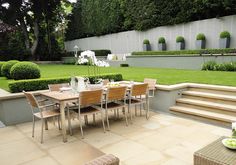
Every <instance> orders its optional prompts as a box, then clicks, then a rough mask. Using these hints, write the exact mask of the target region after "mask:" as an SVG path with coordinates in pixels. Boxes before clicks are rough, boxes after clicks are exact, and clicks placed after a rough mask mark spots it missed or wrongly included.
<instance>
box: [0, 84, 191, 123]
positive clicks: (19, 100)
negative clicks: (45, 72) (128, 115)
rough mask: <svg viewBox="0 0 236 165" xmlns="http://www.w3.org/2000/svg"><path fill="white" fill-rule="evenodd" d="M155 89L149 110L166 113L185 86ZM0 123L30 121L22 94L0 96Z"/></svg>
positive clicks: (28, 108) (30, 117)
mask: <svg viewBox="0 0 236 165" xmlns="http://www.w3.org/2000/svg"><path fill="white" fill-rule="evenodd" d="M156 88H157V91H156V92H155V96H154V97H153V98H150V109H151V110H153V111H165V112H168V110H169V107H170V106H173V105H174V104H175V100H176V99H177V98H179V97H180V96H181V92H182V91H183V90H186V89H187V86H186V85H185V84H180V85H171V86H167V85H157V86H156ZM44 91H45V90H44ZM46 91H47V90H46ZM40 92H43V91H37V92H34V94H35V95H36V96H37V95H39V93H40ZM0 121H2V122H3V123H4V124H5V125H14V124H19V123H24V122H29V121H32V113H31V109H30V106H29V104H28V103H27V101H26V98H25V96H24V94H23V93H17V94H6V95H4V96H0Z"/></svg>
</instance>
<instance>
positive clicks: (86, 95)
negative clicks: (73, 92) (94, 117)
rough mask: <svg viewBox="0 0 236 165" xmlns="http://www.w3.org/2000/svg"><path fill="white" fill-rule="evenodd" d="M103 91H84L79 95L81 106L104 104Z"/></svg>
mask: <svg viewBox="0 0 236 165" xmlns="http://www.w3.org/2000/svg"><path fill="white" fill-rule="evenodd" d="M102 95H103V90H102V89H99V90H92V91H83V92H80V94H79V104H80V105H81V106H88V105H91V104H99V103H101V102H102Z"/></svg>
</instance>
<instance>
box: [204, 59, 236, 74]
mask: <svg viewBox="0 0 236 165" xmlns="http://www.w3.org/2000/svg"><path fill="white" fill-rule="evenodd" d="M202 70H211V71H228V72H235V71H236V62H224V63H221V64H218V63H216V62H215V61H207V62H205V63H204V64H203V65H202Z"/></svg>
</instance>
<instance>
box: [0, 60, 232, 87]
mask: <svg viewBox="0 0 236 165" xmlns="http://www.w3.org/2000/svg"><path fill="white" fill-rule="evenodd" d="M40 69H41V76H42V77H43V78H46V77H48V78H51V77H65V76H73V75H86V74H87V73H88V71H87V66H75V65H52V64H50V65H40ZM101 73H122V75H123V78H124V79H126V80H134V81H143V79H144V78H155V79H157V81H158V84H176V83H182V82H194V83H205V84H218V85H229V86H236V72H218V71H196V70H181V69H163V68H139V67H127V68H125V67H124V68H120V67H109V68H101ZM8 81H11V80H6V79H5V78H3V77H1V78H0V88H3V89H6V90H8V87H7V86H8V85H7V83H8Z"/></svg>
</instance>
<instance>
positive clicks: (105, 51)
mask: <svg viewBox="0 0 236 165" xmlns="http://www.w3.org/2000/svg"><path fill="white" fill-rule="evenodd" d="M83 51H84V50H80V51H78V52H77V55H78V56H79V55H80V53H81V52H83ZM91 51H93V52H95V56H107V55H108V54H111V50H108V49H99V50H91ZM65 56H66V57H74V56H75V52H66V53H65Z"/></svg>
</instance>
